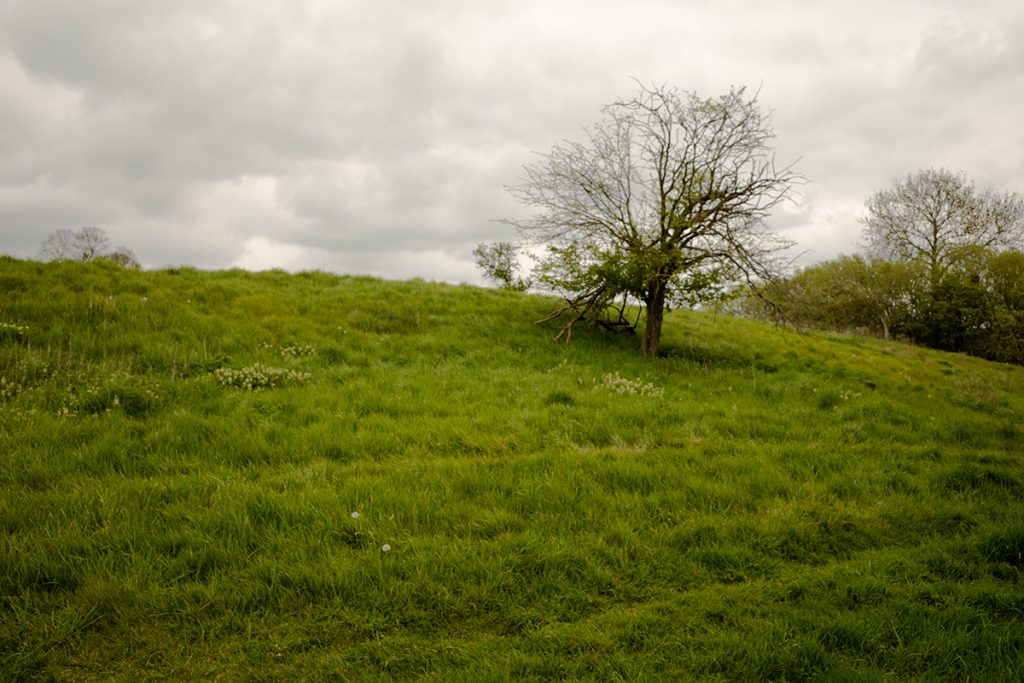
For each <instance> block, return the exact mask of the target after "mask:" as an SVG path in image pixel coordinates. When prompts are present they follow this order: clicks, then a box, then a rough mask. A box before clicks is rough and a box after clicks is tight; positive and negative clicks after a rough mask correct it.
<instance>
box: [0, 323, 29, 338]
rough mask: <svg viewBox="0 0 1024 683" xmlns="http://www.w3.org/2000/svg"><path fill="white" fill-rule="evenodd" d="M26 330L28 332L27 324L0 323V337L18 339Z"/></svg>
mask: <svg viewBox="0 0 1024 683" xmlns="http://www.w3.org/2000/svg"><path fill="white" fill-rule="evenodd" d="M26 332H28V325H19V324H17V323H0V338H3V337H11V338H13V339H18V338H19V337H21V336H22V335H24V334H25V333H26Z"/></svg>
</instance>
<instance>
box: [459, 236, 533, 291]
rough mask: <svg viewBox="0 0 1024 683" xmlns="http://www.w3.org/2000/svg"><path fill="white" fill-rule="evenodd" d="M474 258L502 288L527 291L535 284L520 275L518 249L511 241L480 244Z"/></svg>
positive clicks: (479, 266) (486, 276) (478, 265)
mask: <svg viewBox="0 0 1024 683" xmlns="http://www.w3.org/2000/svg"><path fill="white" fill-rule="evenodd" d="M473 258H474V259H475V262H476V266H477V268H479V269H480V270H481V271H482V272H483V275H484V277H485V278H486V279H487V280H489V281H491V282H493V283H494V284H496V285H498V286H499V287H501V288H502V289H509V290H512V291H514V292H525V291H526V290H528V289H529V288H530V287H531V286H532V284H533V283H532V281H531V280H529V279H527V278H522V277H519V256H518V251H517V249H516V247H515V245H513V244H512V243H511V242H494V243H493V244H483V243H481V244H478V245H476V248H475V249H473Z"/></svg>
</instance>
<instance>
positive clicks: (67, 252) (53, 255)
mask: <svg viewBox="0 0 1024 683" xmlns="http://www.w3.org/2000/svg"><path fill="white" fill-rule="evenodd" d="M109 245H110V240H109V239H108V238H107V233H106V232H105V231H104V230H101V229H100V228H95V227H85V228H82V229H81V230H76V231H74V232H72V231H70V230H57V231H55V232H52V233H50V235H49V236H48V237H47V238H46V239H45V240H43V244H42V247H40V250H39V251H40V253H41V254H42V256H43V257H44V258H47V259H50V260H54V261H61V260H65V259H69V260H72V261H92V260H93V259H95V258H99V257H100V256H104V255H106V249H107V247H108V246H109Z"/></svg>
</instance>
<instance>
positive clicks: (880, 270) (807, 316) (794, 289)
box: [776, 255, 922, 339]
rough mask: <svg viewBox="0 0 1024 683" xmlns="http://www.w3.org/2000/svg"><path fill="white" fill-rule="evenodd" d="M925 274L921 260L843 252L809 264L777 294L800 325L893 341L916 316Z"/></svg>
mask: <svg viewBox="0 0 1024 683" xmlns="http://www.w3.org/2000/svg"><path fill="white" fill-rule="evenodd" d="M921 274H922V273H921V268H920V267H918V264H917V263H916V262H912V263H902V262H896V263H894V262H890V261H885V260H882V259H868V258H865V257H863V256H860V255H855V256H841V257H839V258H837V259H834V260H832V261H826V262H824V263H820V264H817V265H814V266H810V267H808V268H805V269H804V270H802V271H800V272H799V273H797V274H796V275H794V276H793V277H791V278H789V279H788V280H787V281H786V282H785V283H784V284H783V285H781V286H780V287H778V288H777V289H776V292H777V298H778V300H779V301H780V304H781V305H782V307H783V310H784V311H785V313H786V314H787V315H788V316H789V317H790V319H792V320H793V321H794V322H797V323H798V324H804V325H810V326H815V327H824V328H828V329H835V330H849V329H861V330H866V331H870V332H872V333H874V334H878V335H880V336H882V337H885V338H886V339H888V338H890V336H891V334H892V331H893V328H894V327H896V326H898V325H899V324H900V323H901V322H903V321H905V320H907V319H908V318H909V317H910V314H911V310H912V307H913V301H914V298H913V292H914V289H915V286H916V283H917V282H919V281H920V279H921Z"/></svg>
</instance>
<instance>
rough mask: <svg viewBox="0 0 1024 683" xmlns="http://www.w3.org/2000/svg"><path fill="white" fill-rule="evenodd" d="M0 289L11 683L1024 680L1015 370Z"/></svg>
mask: <svg viewBox="0 0 1024 683" xmlns="http://www.w3.org/2000/svg"><path fill="white" fill-rule="evenodd" d="M554 303H555V302H553V301H552V300H550V299H544V298H541V297H532V296H523V295H519V294H512V293H507V292H499V291H489V290H484V289H478V288H473V287H468V286H462V287H454V286H446V285H438V284H429V283H425V282H422V281H411V282H385V281H379V280H373V279H369V278H352V277H335V276H332V275H327V274H323V273H303V274H298V275H289V274H285V273H282V272H268V273H261V274H251V273H246V272H242V271H230V272H201V271H197V270H194V269H189V268H180V269H172V270H163V271H154V272H141V273H140V272H132V271H127V270H122V269H119V268H117V267H115V266H113V265H110V264H103V263H92V264H72V263H64V264H59V263H54V264H40V263H34V262H27V261H18V260H14V259H10V258H2V257H0V454H2V455H0V457H2V458H3V466H2V468H0V534H2V536H0V538H2V541H0V600H2V603H0V680H5V681H7V680H10V681H20V680H68V681H87V680H103V681H107V680H111V681H141V680H196V679H208V680H213V681H236V680H237V681H243V680H244V681H259V680H266V681H276V680H281V681H296V680H312V681H319V680H389V679H412V678H416V679H426V680H446V681H447V680H465V681H501V680H508V679H522V680H530V679H534V680H547V679H555V680H557V679H593V680H620V679H621V680H658V679H663V680H691V679H693V680H845V681H876V680H890V679H891V680H936V681H938V680H972V681H976V680H977V681H982V680H984V681H989V680H991V681H1016V680H1019V679H1020V678H1021V675H1022V672H1024V576H1022V566H1024V464H1022V457H1024V423H1022V421H1021V416H1022V414H1024V368H1020V367H1013V366H1004V365H996V364H991V363H986V362H984V361H980V360H977V359H972V358H968V357H964V356H955V355H948V354H942V353H938V352H932V351H928V350H924V349H919V348H914V347H909V346H902V345H899V344H894V343H888V342H882V341H880V340H874V339H867V338H859V337H846V336H840V335H825V334H818V333H814V334H797V333H795V332H793V331H787V330H782V329H778V328H774V327H771V326H767V325H763V324H759V323H754V322H750V321H744V320H738V319H732V318H728V317H716V316H714V315H710V314H702V313H694V312H683V311H680V312H674V313H671V314H670V315H669V316H668V317H667V319H666V323H665V331H664V338H663V348H664V354H663V356H662V357H660V358H658V359H656V360H654V361H650V360H645V359H643V358H641V357H640V356H639V355H638V353H637V345H638V340H637V339H636V338H633V337H627V336H606V335H604V334H599V333H597V332H596V331H587V330H581V331H578V332H577V333H576V334H575V335H574V340H573V343H572V344H571V345H569V346H564V345H560V344H555V343H552V342H551V337H552V336H553V334H554V333H555V328H552V327H538V326H535V325H534V324H533V323H532V321H533V320H536V319H539V318H542V317H544V316H545V315H546V314H547V313H548V312H550V310H551V309H552V308H553V305H554Z"/></svg>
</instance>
